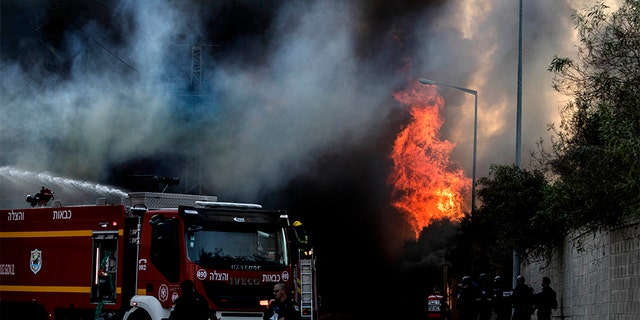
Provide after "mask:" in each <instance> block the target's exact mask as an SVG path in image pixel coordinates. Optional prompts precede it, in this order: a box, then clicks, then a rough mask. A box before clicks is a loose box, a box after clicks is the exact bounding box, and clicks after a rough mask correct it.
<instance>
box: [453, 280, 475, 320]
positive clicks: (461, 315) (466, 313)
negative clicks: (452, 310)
mask: <svg viewBox="0 0 640 320" xmlns="http://www.w3.org/2000/svg"><path fill="white" fill-rule="evenodd" d="M476 296H477V294H476V288H475V286H474V285H473V280H472V279H471V277H470V276H464V277H462V281H461V282H460V285H459V286H458V295H457V297H456V310H457V311H458V319H459V320H476V319H477V317H478V310H477V307H476Z"/></svg>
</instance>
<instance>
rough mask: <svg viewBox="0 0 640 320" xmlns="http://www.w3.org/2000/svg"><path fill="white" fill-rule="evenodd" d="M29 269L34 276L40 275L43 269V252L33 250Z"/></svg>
mask: <svg viewBox="0 0 640 320" xmlns="http://www.w3.org/2000/svg"><path fill="white" fill-rule="evenodd" d="M29 268H30V269H31V272H33V274H36V273H38V271H40V269H41V268H42V251H41V250H38V249H34V250H31V260H30V261H29Z"/></svg>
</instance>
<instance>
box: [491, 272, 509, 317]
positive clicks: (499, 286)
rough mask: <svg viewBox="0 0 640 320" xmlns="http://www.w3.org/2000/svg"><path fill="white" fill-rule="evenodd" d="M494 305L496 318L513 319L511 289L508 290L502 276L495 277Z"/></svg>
mask: <svg viewBox="0 0 640 320" xmlns="http://www.w3.org/2000/svg"><path fill="white" fill-rule="evenodd" d="M492 305H493V312H495V314H496V320H509V319H511V291H508V290H506V288H505V285H504V280H503V278H502V276H496V277H495V278H494V279H493V300H492Z"/></svg>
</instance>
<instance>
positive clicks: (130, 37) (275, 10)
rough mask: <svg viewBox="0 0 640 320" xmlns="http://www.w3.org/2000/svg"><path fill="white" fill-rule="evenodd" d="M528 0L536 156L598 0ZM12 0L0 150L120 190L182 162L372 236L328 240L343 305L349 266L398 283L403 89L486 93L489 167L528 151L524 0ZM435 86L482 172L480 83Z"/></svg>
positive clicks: (5, 202) (225, 191) (1, 161)
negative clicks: (392, 155) (395, 164)
mask: <svg viewBox="0 0 640 320" xmlns="http://www.w3.org/2000/svg"><path fill="white" fill-rule="evenodd" d="M523 2H524V7H523V15H524V19H523V26H522V27H523V33H522V36H523V39H522V119H523V126H522V155H523V160H522V164H523V165H527V164H528V162H527V158H526V155H527V154H528V150H534V149H535V148H536V146H535V144H536V142H537V141H538V140H539V139H540V138H543V139H545V140H547V139H546V137H547V136H548V132H547V131H546V128H547V124H548V123H550V122H554V121H556V119H557V117H558V108H559V107H560V106H562V105H563V104H564V103H565V100H564V99H565V98H564V97H560V96H558V95H556V94H555V93H554V92H553V90H552V89H551V78H552V75H551V74H549V73H548V72H547V71H546V70H547V66H548V65H549V63H550V62H551V59H552V58H553V56H554V55H556V54H557V55H560V56H572V55H573V54H574V53H575V45H576V44H577V40H576V39H575V37H574V28H573V27H574V25H573V23H572V22H571V14H572V9H578V10H581V9H583V8H584V7H585V5H587V4H588V3H590V2H593V1H577V0H543V1H523ZM0 5H1V6H2V7H1V11H0V13H1V19H0V23H1V28H0V44H1V48H0V54H1V65H0V74H1V76H0V121H1V125H0V166H6V167H11V168H16V169H18V170H25V171H27V172H48V174H50V175H52V176H60V177H66V178H69V179H76V180H83V181H91V182H92V183H99V184H101V185H102V184H104V185H115V186H117V187H121V188H122V189H127V188H129V186H128V185H127V184H126V183H125V182H126V177H127V176H128V175H164V176H181V178H182V181H181V183H182V185H183V186H182V187H183V189H188V190H189V191H194V190H200V191H202V192H205V193H209V194H215V195H218V196H219V198H220V199H221V200H223V201H231V200H239V201H257V200H266V201H273V202H274V203H278V204H280V205H285V206H287V208H288V209H291V210H292V211H293V212H304V215H305V218H306V219H307V220H309V221H311V222H312V223H311V224H310V225H311V227H312V228H313V230H311V231H312V233H314V234H315V236H316V239H318V241H319V243H332V241H335V240H336V239H335V238H336V237H335V236H336V235H340V234H342V235H352V236H354V237H355V236H360V237H361V238H360V239H352V240H353V241H346V242H348V243H346V244H345V241H342V242H341V243H340V244H337V245H336V246H335V247H332V246H331V245H326V244H325V245H324V247H322V246H320V250H325V252H324V254H325V257H328V256H338V257H340V258H341V259H342V262H343V263H344V264H342V265H341V266H334V267H333V268H334V269H333V270H334V271H335V272H336V273H334V274H338V275H337V276H333V277H332V278H331V279H329V281H328V283H331V281H334V282H340V283H343V284H340V285H337V287H336V288H335V290H337V291H338V293H336V294H337V295H338V298H336V299H335V301H340V300H349V296H348V295H347V293H346V292H345V293H344V294H345V295H346V296H345V297H340V296H339V295H340V294H341V293H340V292H341V291H344V290H345V288H344V284H346V283H349V282H355V284H359V285H362V286H367V285H368V286H376V285H380V286H381V287H385V286H386V285H385V284H388V283H389V282H393V279H381V278H384V276H383V275H384V274H385V273H384V264H385V261H386V260H387V259H388V257H389V256H390V255H396V256H397V255H398V247H399V246H400V244H401V243H402V241H403V239H405V237H406V236H408V235H410V234H411V231H410V229H409V228H408V227H407V226H406V225H403V221H401V217H400V216H399V214H398V213H397V212H394V211H393V210H392V209H391V208H390V207H389V203H390V202H389V199H388V192H386V191H387V190H385V188H387V187H388V186H387V185H386V184H385V176H386V175H387V174H388V170H389V162H388V158H387V156H388V152H389V147H390V143H391V142H392V141H393V136H394V134H395V133H397V131H398V130H399V128H400V127H401V126H402V124H403V119H405V118H406V116H407V115H406V110H405V109H404V108H403V106H401V105H398V103H397V102H396V101H395V100H394V99H393V98H392V93H393V91H394V90H397V89H402V88H404V87H406V86H407V83H408V82H409V81H412V80H415V79H416V78H419V77H424V78H428V79H431V80H435V81H438V82H441V83H445V84H451V85H455V86H459V87H464V88H470V89H473V90H477V91H478V97H479V100H478V149H477V150H478V154H477V176H478V177H481V176H485V175H487V174H488V170H489V165H490V164H492V163H496V164H512V163H514V162H515V149H516V141H515V140H516V133H515V127H516V94H517V66H518V1H490V0H474V1H445V0H431V1H424V0H423V1H418V0H403V1H366V0H364V1H337V0H336V1H332V0H324V1H284V0H279V1H251V0H240V1H134V0H122V1H116V0H107V1H81V0H76V1H55V0H54V1H44V0H39V1H18V0H4V1H2V2H1V3H0ZM194 45H198V47H197V48H199V49H200V51H198V50H193V46H194ZM194 53H198V54H195V55H194ZM193 62H196V63H193ZM439 92H440V93H441V94H442V95H443V96H444V98H445V101H446V102H445V111H444V112H445V114H444V118H445V124H444V127H443V131H442V136H443V139H447V140H450V141H452V142H453V143H455V144H457V147H456V149H455V150H454V152H453V157H454V158H455V159H453V160H454V161H457V162H459V163H460V164H461V166H462V168H463V169H464V170H465V171H466V172H467V173H468V176H471V169H472V156H471V155H472V145H473V132H472V129H471V128H473V117H474V113H473V103H474V100H473V96H471V95H469V94H467V93H464V92H462V91H459V90H455V89H451V88H446V87H440V88H439ZM11 170H14V169H4V172H9V171H11ZM11 172H14V171H11ZM76 180H72V181H76ZM11 181H13V179H10V178H7V177H1V176H0V192H1V194H0V200H2V202H0V207H7V206H9V204H11V205H12V204H13V202H10V200H11V199H16V198H17V199H21V200H22V199H23V198H24V194H23V193H22V192H23V191H22V190H23V188H12V187H11V186H10V185H9V183H10V182H11ZM41 183H42V182H41V181H37V182H34V184H33V186H31V187H29V188H28V189H29V190H33V191H32V192H36V191H37V190H39V188H40V184H41ZM52 188H54V187H53V186H52ZM12 190H19V192H20V194H13V192H12ZM54 191H56V190H54ZM132 191H137V190H132ZM56 195H57V198H58V197H59V196H60V194H59V193H56ZM379 220H380V221H383V222H382V223H380V222H377V221H379ZM314 223H315V224H314ZM327 224H329V226H327ZM326 228H329V229H328V230H330V231H331V232H329V233H331V234H327V233H326V231H327V229H326ZM322 241H325V242H322ZM379 248H383V250H382V251H384V252H385V254H383V255H380V256H378V255H379V253H378V251H379V250H378V249H379ZM337 251H339V252H337ZM361 254H364V255H365V257H366V261H367V263H363V260H362V259H363V258H361V256H360V255H361ZM345 264H346V265H352V266H354V267H353V268H347V269H345V268H344V265H345ZM376 264H380V265H382V266H380V267H373V269H371V268H372V267H371V265H374V266H375V265H376ZM365 265H366V266H368V267H367V268H368V269H369V270H371V278H370V279H369V280H367V279H361V278H362V273H361V272H360V270H361V269H362V267H364V266H365ZM331 268H332V266H326V269H325V272H328V271H327V270H329V271H330V270H331ZM358 268H360V269H358ZM325 274H329V273H325ZM373 279H375V280H376V281H371V280H373ZM378 280H380V281H378ZM374 283H375V284H374ZM377 289H379V288H377ZM362 291H367V290H362ZM373 292H377V291H376V290H374V291H373ZM342 298H344V299H342ZM327 299H329V304H330V302H331V300H330V298H327ZM365 300H366V299H365ZM382 316H384V315H382Z"/></svg>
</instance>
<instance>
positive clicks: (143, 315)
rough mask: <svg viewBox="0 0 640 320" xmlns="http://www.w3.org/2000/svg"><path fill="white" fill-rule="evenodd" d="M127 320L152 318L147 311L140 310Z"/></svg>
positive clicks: (148, 319) (147, 319)
mask: <svg viewBox="0 0 640 320" xmlns="http://www.w3.org/2000/svg"><path fill="white" fill-rule="evenodd" d="M127 320H151V316H150V315H149V314H148V313H147V312H146V311H144V310H142V309H138V310H136V311H135V312H133V313H132V314H131V315H129V317H128V318H127Z"/></svg>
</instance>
